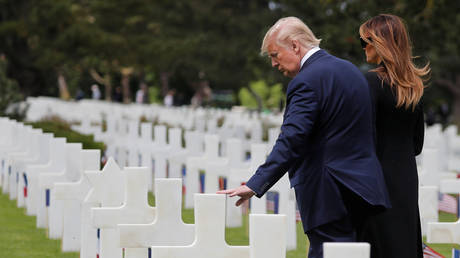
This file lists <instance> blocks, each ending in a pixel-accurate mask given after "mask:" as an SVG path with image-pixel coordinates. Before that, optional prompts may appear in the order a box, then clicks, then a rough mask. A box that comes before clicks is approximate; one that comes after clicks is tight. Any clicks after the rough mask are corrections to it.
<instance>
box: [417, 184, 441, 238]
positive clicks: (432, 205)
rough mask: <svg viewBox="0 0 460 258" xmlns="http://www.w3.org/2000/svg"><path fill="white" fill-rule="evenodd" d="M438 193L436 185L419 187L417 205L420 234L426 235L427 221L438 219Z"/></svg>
mask: <svg viewBox="0 0 460 258" xmlns="http://www.w3.org/2000/svg"><path fill="white" fill-rule="evenodd" d="M438 195H439V193H438V187H437V186H420V187H419V198H418V206H419V210H420V222H421V226H422V235H424V236H426V230H427V225H428V223H429V222H437V221H438Z"/></svg>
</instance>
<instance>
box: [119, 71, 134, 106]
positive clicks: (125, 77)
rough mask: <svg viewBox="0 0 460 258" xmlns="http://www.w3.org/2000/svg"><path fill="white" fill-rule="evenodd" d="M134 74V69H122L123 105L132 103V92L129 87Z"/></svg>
mask: <svg viewBox="0 0 460 258" xmlns="http://www.w3.org/2000/svg"><path fill="white" fill-rule="evenodd" d="M132 73H133V68H123V69H121V87H122V92H123V103H125V104H128V103H131V90H130V87H129V80H130V77H131V74H132Z"/></svg>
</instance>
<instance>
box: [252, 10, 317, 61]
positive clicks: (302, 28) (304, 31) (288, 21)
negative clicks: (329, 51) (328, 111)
mask: <svg viewBox="0 0 460 258" xmlns="http://www.w3.org/2000/svg"><path fill="white" fill-rule="evenodd" d="M273 37H275V38H273ZM273 39H274V40H275V42H276V44H277V45H279V46H283V47H288V46H289V43H290V42H291V41H292V40H297V41H299V43H300V44H301V45H302V46H304V47H306V48H313V47H317V46H319V43H320V42H321V40H320V39H317V38H316V37H315V34H313V32H312V31H311V30H310V28H308V26H307V25H306V24H305V23H304V22H303V21H302V20H300V19H299V18H297V17H293V16H291V17H284V18H281V19H279V20H278V21H277V22H276V23H275V24H273V26H272V27H271V28H270V29H269V30H268V31H267V33H266V34H265V37H264V40H263V41H262V46H261V48H260V54H261V55H264V54H265V53H267V48H268V44H269V42H270V41H271V40H273Z"/></svg>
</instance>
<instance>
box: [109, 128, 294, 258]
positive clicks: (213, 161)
mask: <svg viewBox="0 0 460 258" xmlns="http://www.w3.org/2000/svg"><path fill="white" fill-rule="evenodd" d="M225 121H229V120H225ZM213 124H214V122H210V123H208V124H207V125H206V127H207V129H208V130H209V129H211V130H215V131H217V130H216V128H215V127H214V126H212V125H213ZM147 125H148V124H147ZM143 126H144V125H143ZM150 126H151V125H150ZM107 127H108V128H107V129H108V131H110V129H109V127H110V123H109V122H108V126H107ZM121 127H122V128H123V127H124V128H127V127H129V130H128V133H126V135H130V136H131V138H130V139H129V140H127V141H126V140H125V142H136V141H134V139H135V135H136V133H137V126H136V124H135V123H134V126H133V123H129V126H126V122H125V124H124V125H122V126H121ZM132 128H135V129H134V130H133V129H132ZM142 129H143V128H142ZM224 129H225V130H222V131H221V132H220V133H219V135H223V136H224V137H227V138H230V137H231V136H232V135H233V136H235V135H236V136H238V135H239V136H240V138H243V137H241V135H244V129H243V128H241V127H236V129H237V131H236V132H235V133H233V134H232V133H228V132H229V131H231V130H229V128H228V127H227V128H224ZM164 130H165V129H164V128H163V131H164ZM141 131H143V132H144V131H147V132H148V131H149V130H141ZM200 131H202V129H199V130H198V132H190V134H192V133H195V134H196V135H199V134H200ZM132 132H136V133H132ZM150 133H151V127H150ZM188 133H189V132H186V133H185V134H186V137H185V138H186V142H187V138H188V137H187V134H188ZM226 133H227V134H226ZM157 135H159V134H158V133H157V128H155V141H156V140H157V137H156V136H157ZM273 135H274V136H275V137H273ZM102 136H103V135H102ZM120 136H122V135H120ZM170 136H171V133H170ZM208 136H209V135H208ZM276 136H277V133H276V132H275V134H273V133H271V137H270V138H271V139H272V140H271V141H272V142H273V141H274V138H276ZM201 137H203V136H202V135H201ZM107 138H109V139H110V137H107ZM111 138H112V139H113V138H115V139H116V138H124V137H123V136H122V137H111ZM159 138H160V139H161V137H159ZM165 138H166V137H163V138H162V139H165ZM192 138H193V137H192ZM197 138H198V139H199V138H200V137H197ZM207 138H211V139H212V138H213V137H212V136H209V137H207ZM144 139H149V137H144ZM193 139H195V138H193ZM232 140H233V141H234V142H235V140H234V139H232ZM232 140H229V142H232ZM150 141H151V136H150ZM155 141H154V143H155ZM211 141H212V140H211ZM141 142H148V141H141ZM169 142H170V143H171V138H170V139H169ZM216 142H217V144H219V141H215V137H214V145H213V146H211V147H209V148H205V149H207V150H208V151H205V153H204V155H196V156H199V157H197V158H195V160H198V161H205V162H203V163H204V164H205V165H203V163H201V164H200V165H203V166H202V167H201V168H202V169H203V170H205V171H206V182H205V187H204V188H205V191H206V192H215V190H217V189H215V188H216V185H217V180H211V178H216V177H215V176H216V173H219V172H222V173H221V174H220V175H221V176H225V175H226V173H223V172H224V171H228V170H229V169H230V170H234V169H243V170H244V169H245V168H246V171H247V173H246V174H245V176H246V179H239V180H240V182H239V183H242V182H245V181H246V180H247V178H249V176H250V175H251V174H252V173H253V172H254V171H255V169H256V168H257V165H258V164H260V163H262V162H259V163H258V164H257V165H253V166H251V167H250V168H249V167H248V166H247V164H245V165H243V164H240V162H229V160H231V159H232V158H233V159H232V160H233V161H238V157H236V158H235V156H238V154H237V153H236V152H235V151H231V147H230V146H231V144H229V146H228V147H229V149H230V150H227V146H225V145H224V143H227V141H222V142H221V143H220V144H221V145H222V146H225V147H222V146H221V150H220V152H222V153H225V152H228V153H229V154H232V153H233V154H235V155H233V156H234V157H228V158H221V157H219V156H218V154H217V153H218V151H216V146H217V145H216V144H215V143H216ZM245 143H246V141H245ZM132 145H135V144H132ZM147 145H149V146H155V144H147ZM207 145H209V144H207ZM211 145H212V144H211ZM234 145H235V144H234ZM234 145H233V146H234ZM237 145H238V143H237ZM240 145H241V144H240ZM120 146H122V147H123V144H120ZM166 146H167V145H166V144H165V142H164V141H163V146H162V147H163V148H158V149H160V150H165V149H167V148H165V147H166ZM186 146H187V147H189V148H190V147H193V145H192V146H189V144H186ZM197 146H199V144H197ZM217 148H218V147H217ZM233 148H235V147H233ZM270 148H271V146H270V145H267V146H266V147H265V149H266V150H267V149H268V150H269V149H270ZM178 149H180V148H178ZM186 149H188V148H186ZM262 149H264V148H263V147H262ZM209 150H211V151H209ZM127 152H128V154H127V153H126V151H120V152H118V153H121V156H122V157H121V158H120V161H121V162H120V163H121V164H126V165H131V164H132V165H137V164H134V163H135V162H131V161H130V160H132V159H131V158H129V157H133V156H134V157H135V156H136V155H131V153H133V152H131V151H127ZM180 152H182V153H183V152H184V151H180ZM265 152H266V151H265ZM141 153H143V154H142V155H144V154H145V155H147V156H150V157H151V156H152V154H150V153H148V151H143V152H142V151H141ZM163 153H165V152H163ZM175 153H176V152H174V154H175ZM194 153H195V154H198V153H196V152H194ZM260 153H263V152H262V151H260ZM116 154H117V153H116ZM123 155H125V156H124V157H123ZM253 155H254V154H253ZM115 156H117V155H115ZM127 156H129V157H127ZM240 156H242V155H240ZM254 156H255V155H254ZM176 157H181V158H180V159H181V160H180V161H179V162H183V160H184V159H185V160H186V162H185V163H187V164H188V163H189V161H187V159H189V158H190V157H189V156H187V155H172V157H171V160H169V162H170V169H172V167H173V166H172V165H173V164H174V163H175V162H174V161H175V160H178V159H179V158H176ZM239 159H241V157H240V158H239ZM264 159H265V154H263V158H262V161H263V160H264ZM163 160H164V159H163ZM192 160H193V158H192ZM145 161H147V163H146V164H144V162H145ZM206 161H209V162H206ZM142 163H143V165H147V166H149V165H151V164H150V159H149V157H147V158H146V159H144V158H142ZM191 163H193V161H192V162H191ZM208 163H209V164H208ZM247 163H249V162H247ZM157 164H158V165H160V164H164V162H157V159H155V165H157ZM160 167H161V168H160V169H155V170H156V171H158V175H157V173H155V176H156V177H157V178H162V177H163V176H164V175H161V173H162V172H164V171H165V170H164V169H163V168H164V165H163V166H160ZM177 167H179V166H177V165H176V168H177ZM191 168H192V169H191V170H190V169H187V170H188V172H190V171H191V172H190V174H192V175H188V178H189V179H190V180H187V184H186V185H187V189H189V191H187V192H186V193H187V194H188V195H186V198H185V199H186V206H189V207H193V202H192V201H190V200H193V198H191V196H193V193H194V192H198V191H199V189H198V176H197V174H198V173H195V172H194V169H193V165H192V166H191ZM248 168H249V170H248ZM219 169H222V171H220V170H219ZM176 171H177V169H176ZM179 174H180V173H179ZM234 174H235V173H231V176H229V178H230V179H229V182H235V181H238V180H234V179H232V178H231V177H232V175H234ZM150 175H152V174H150ZM175 175H177V173H175ZM235 175H236V176H237V174H235ZM148 181H149V182H152V180H148ZM287 182H288V180H287V176H286V177H284V178H283V179H282V180H281V181H280V182H279V183H278V184H277V185H276V186H275V187H274V190H277V191H278V192H279V193H280V199H281V201H280V204H279V205H280V207H279V210H280V212H281V213H287V214H289V216H288V218H289V222H292V223H288V224H289V232H288V241H287V246H288V248H289V249H295V248H296V239H295V235H296V234H295V200H294V197H293V193H292V191H289V190H288V192H286V189H289V186H288V183H287ZM280 186H281V187H280ZM277 188H278V189H277ZM190 189H192V190H193V189H195V191H192V190H190ZM283 190H284V191H283ZM282 192H286V193H282ZM187 204H190V205H187ZM252 206H253V209H252V212H253V213H259V212H261V213H265V212H266V210H267V208H266V207H265V206H266V201H265V198H262V200H261V201H258V200H257V199H256V200H254V201H253V205H252ZM229 207H231V208H233V210H234V211H235V210H236V211H237V212H236V213H235V212H233V213H231V212H230V214H236V216H233V218H232V216H228V218H229V219H228V220H227V225H228V226H232V225H234V226H238V225H239V224H240V223H241V222H239V223H238V221H241V210H239V209H235V208H234V206H233V203H232V204H229ZM229 210H231V209H230V208H229ZM238 211H239V214H238ZM238 215H239V216H238ZM235 218H236V219H235ZM238 218H239V219H238ZM232 221H237V222H236V223H233V224H232Z"/></svg>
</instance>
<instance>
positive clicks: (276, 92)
mask: <svg viewBox="0 0 460 258" xmlns="http://www.w3.org/2000/svg"><path fill="white" fill-rule="evenodd" d="M248 87H249V88H250V89H251V90H252V92H253V93H251V91H250V90H249V89H248V88H247V87H245V88H241V89H240V91H239V92H238V98H239V101H240V103H241V105H242V106H245V107H247V108H251V109H255V108H258V107H259V106H258V101H257V98H260V100H261V101H262V108H264V109H274V108H279V106H280V102H281V101H283V100H284V98H285V94H284V93H283V86H282V85H281V83H277V84H274V85H272V86H269V85H268V84H267V82H266V81H264V80H259V81H253V82H250V83H249V86H248ZM253 94H256V95H257V97H255V96H254V95H253Z"/></svg>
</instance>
